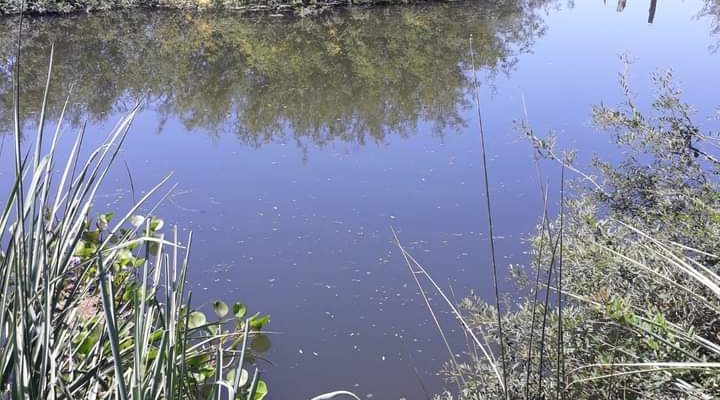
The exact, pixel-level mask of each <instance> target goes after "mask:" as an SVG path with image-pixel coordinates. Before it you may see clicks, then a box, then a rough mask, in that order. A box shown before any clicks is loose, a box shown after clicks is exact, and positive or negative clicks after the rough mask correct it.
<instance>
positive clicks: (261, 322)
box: [248, 315, 270, 331]
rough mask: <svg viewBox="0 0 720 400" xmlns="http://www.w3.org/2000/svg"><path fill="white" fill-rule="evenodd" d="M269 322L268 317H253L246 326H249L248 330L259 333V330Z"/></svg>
mask: <svg viewBox="0 0 720 400" xmlns="http://www.w3.org/2000/svg"><path fill="white" fill-rule="evenodd" d="M268 322H270V316H269V315H263V316H262V317H257V316H253V317H252V318H250V319H249V320H248V324H250V329H252V330H255V331H259V330H261V329H262V328H263V327H264V326H265V325H267V324H268Z"/></svg>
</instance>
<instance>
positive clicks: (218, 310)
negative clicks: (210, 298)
mask: <svg viewBox="0 0 720 400" xmlns="http://www.w3.org/2000/svg"><path fill="white" fill-rule="evenodd" d="M213 310H215V315H217V316H218V318H223V317H225V316H226V315H227V314H228V312H229V309H228V306H227V304H225V303H224V302H222V301H220V300H218V301H216V302H215V303H213Z"/></svg>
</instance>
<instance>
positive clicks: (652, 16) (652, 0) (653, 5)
mask: <svg viewBox="0 0 720 400" xmlns="http://www.w3.org/2000/svg"><path fill="white" fill-rule="evenodd" d="M656 7H657V0H650V11H649V12H648V24H652V23H653V21H655V8H656Z"/></svg>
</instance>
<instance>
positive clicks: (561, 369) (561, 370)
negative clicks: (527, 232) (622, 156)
mask: <svg viewBox="0 0 720 400" xmlns="http://www.w3.org/2000/svg"><path fill="white" fill-rule="evenodd" d="M564 217H565V167H564V166H563V167H561V169H560V250H559V254H558V290H557V302H558V305H557V307H558V341H557V360H558V368H557V386H555V390H556V391H557V392H556V396H555V397H556V398H557V399H558V400H561V399H564V398H565V391H564V390H562V387H563V385H562V382H563V381H564V379H565V360H564V351H563V323H562V273H563V272H562V271H563V270H562V267H563V227H564V222H565V221H564Z"/></svg>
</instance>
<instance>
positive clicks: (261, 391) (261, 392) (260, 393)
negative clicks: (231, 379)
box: [253, 381, 268, 400]
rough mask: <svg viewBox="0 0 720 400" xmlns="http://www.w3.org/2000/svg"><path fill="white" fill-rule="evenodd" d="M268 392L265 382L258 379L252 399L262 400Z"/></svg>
mask: <svg viewBox="0 0 720 400" xmlns="http://www.w3.org/2000/svg"><path fill="white" fill-rule="evenodd" d="M267 394H268V388H267V384H265V381H258V383H257V387H256V388H255V398H254V399H253V400H262V399H263V398H264V397H265V396H267Z"/></svg>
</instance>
